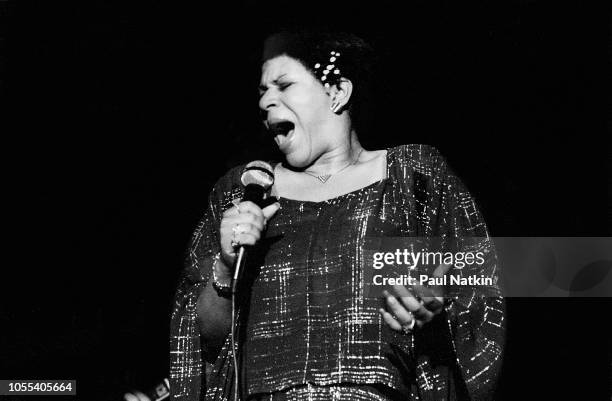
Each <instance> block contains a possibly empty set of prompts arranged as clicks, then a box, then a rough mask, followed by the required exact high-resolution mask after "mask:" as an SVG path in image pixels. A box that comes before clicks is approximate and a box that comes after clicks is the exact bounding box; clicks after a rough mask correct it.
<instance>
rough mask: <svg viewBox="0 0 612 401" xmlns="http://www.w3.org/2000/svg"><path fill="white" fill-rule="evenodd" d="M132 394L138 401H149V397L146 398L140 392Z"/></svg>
mask: <svg viewBox="0 0 612 401" xmlns="http://www.w3.org/2000/svg"><path fill="white" fill-rule="evenodd" d="M134 394H135V395H136V397H138V401H151V399H150V398H149V397H147V396H146V395H145V394H143V393H141V392H140V391H135V392H134Z"/></svg>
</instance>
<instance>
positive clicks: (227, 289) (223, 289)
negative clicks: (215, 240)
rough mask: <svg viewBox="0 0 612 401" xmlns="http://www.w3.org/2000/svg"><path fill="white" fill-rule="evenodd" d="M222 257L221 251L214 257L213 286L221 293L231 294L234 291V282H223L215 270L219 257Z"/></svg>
mask: <svg viewBox="0 0 612 401" xmlns="http://www.w3.org/2000/svg"><path fill="white" fill-rule="evenodd" d="M220 258H221V252H217V253H216V254H215V256H214V257H213V263H212V278H213V281H212V286H213V288H214V289H215V291H217V292H218V293H219V295H222V296H227V295H230V294H231V293H232V290H231V288H232V284H231V283H229V284H222V283H220V282H219V279H218V278H217V272H216V271H215V265H216V264H217V262H218V261H219V259H220Z"/></svg>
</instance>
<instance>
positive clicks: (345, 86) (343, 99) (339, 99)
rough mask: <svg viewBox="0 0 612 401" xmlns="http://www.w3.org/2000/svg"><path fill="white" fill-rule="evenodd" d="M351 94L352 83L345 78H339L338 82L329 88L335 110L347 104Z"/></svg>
mask: <svg viewBox="0 0 612 401" xmlns="http://www.w3.org/2000/svg"><path fill="white" fill-rule="evenodd" d="M352 94H353V83H352V82H351V81H350V80H348V79H346V78H340V80H339V81H338V83H336V84H335V85H334V86H332V87H331V88H329V96H330V98H331V102H332V104H333V105H336V107H335V109H337V110H342V109H343V108H344V107H345V106H346V105H347V103H348V102H349V100H350V98H351V95H352Z"/></svg>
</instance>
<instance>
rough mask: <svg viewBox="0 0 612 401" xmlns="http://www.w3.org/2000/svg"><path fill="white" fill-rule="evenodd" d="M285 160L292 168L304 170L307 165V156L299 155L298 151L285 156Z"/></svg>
mask: <svg viewBox="0 0 612 401" xmlns="http://www.w3.org/2000/svg"><path fill="white" fill-rule="evenodd" d="M285 160H286V161H287V163H288V164H289V165H290V166H291V167H294V168H304V167H308V165H309V160H308V156H307V155H303V154H301V152H299V151H297V152H290V153H288V154H285Z"/></svg>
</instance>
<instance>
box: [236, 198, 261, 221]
mask: <svg viewBox="0 0 612 401" xmlns="http://www.w3.org/2000/svg"><path fill="white" fill-rule="evenodd" d="M239 208H240V214H244V213H251V214H254V215H255V216H257V217H259V218H260V219H262V220H263V218H264V216H263V212H262V210H261V208H260V207H259V206H257V205H256V204H255V203H253V202H251V201H244V202H240V204H239Z"/></svg>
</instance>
